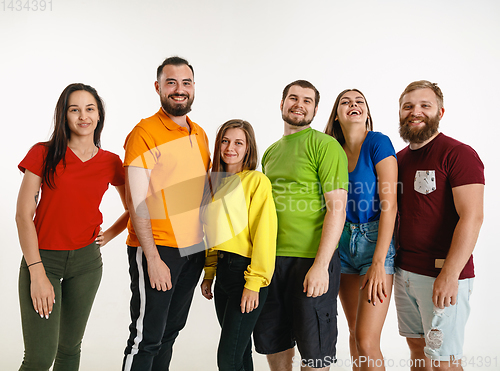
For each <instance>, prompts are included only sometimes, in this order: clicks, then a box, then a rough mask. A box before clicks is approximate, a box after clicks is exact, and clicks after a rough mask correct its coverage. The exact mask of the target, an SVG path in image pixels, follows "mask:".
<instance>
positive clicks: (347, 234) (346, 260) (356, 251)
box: [339, 220, 396, 276]
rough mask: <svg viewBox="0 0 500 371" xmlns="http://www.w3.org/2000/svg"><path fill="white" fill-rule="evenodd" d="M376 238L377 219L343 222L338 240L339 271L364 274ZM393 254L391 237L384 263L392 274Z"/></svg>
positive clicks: (371, 256) (370, 262) (386, 270)
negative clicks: (372, 220)
mask: <svg viewBox="0 0 500 371" xmlns="http://www.w3.org/2000/svg"><path fill="white" fill-rule="evenodd" d="M377 238H378V220H376V221H374V222H368V223H360V224H356V223H350V222H345V224H344V230H343V231H342V235H341V236H340V241H339V251H340V264H341V266H342V268H341V272H342V273H347V274H359V275H360V276H362V275H364V274H366V272H367V271H368V268H370V266H371V265H372V259H373V254H374V253H375V247H376V246H377ZM395 255H396V248H395V247H394V238H393V239H392V240H391V244H390V245H389V250H388V251H387V256H386V257H385V264H384V265H385V273H387V274H394V256H395Z"/></svg>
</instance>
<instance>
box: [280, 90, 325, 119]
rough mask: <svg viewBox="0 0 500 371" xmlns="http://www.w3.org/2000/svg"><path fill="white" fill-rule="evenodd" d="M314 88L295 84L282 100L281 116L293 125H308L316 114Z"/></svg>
mask: <svg viewBox="0 0 500 371" xmlns="http://www.w3.org/2000/svg"><path fill="white" fill-rule="evenodd" d="M314 97H315V93H314V90H313V89H310V88H302V87H300V86H298V85H293V86H292V87H290V90H289V91H288V95H287V96H286V98H285V99H284V100H283V101H282V102H281V105H280V109H281V117H282V118H283V121H285V122H286V123H288V124H289V125H291V126H308V125H310V124H311V122H312V120H313V118H314V116H315V115H316V111H317V107H316V105H315V102H314Z"/></svg>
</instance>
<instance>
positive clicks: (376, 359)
mask: <svg viewBox="0 0 500 371" xmlns="http://www.w3.org/2000/svg"><path fill="white" fill-rule="evenodd" d="M362 280H363V276H361V277H360V280H359V281H358V287H359V284H360V283H361V282H362ZM385 280H386V290H387V298H386V299H385V300H384V302H383V303H380V301H378V300H377V302H376V304H375V305H373V303H368V289H367V288H366V287H365V289H364V290H362V291H359V300H358V313H357V319H356V347H357V352H358V355H359V356H360V359H359V369H360V370H361V371H365V370H379V371H381V370H385V365H384V359H383V358H384V357H383V355H382V352H381V350H380V335H381V333H382V327H383V326H384V322H385V317H386V316H387V310H388V309H389V302H390V298H391V293H392V275H390V274H388V275H386V278H385Z"/></svg>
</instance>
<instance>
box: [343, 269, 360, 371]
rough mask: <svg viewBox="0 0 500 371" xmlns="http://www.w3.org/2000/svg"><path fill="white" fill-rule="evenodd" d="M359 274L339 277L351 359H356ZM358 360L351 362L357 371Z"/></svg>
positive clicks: (354, 370)
mask: <svg viewBox="0 0 500 371" xmlns="http://www.w3.org/2000/svg"><path fill="white" fill-rule="evenodd" d="M358 292H359V276H358V275H357V274H344V273H343V274H342V275H341V278H340V290H339V298H340V302H341V303H342V308H343V309H344V314H345V317H346V319H347V325H348V326H349V350H350V352H351V357H352V359H353V361H356V360H357V359H358V350H357V347H356V316H357V313H358ZM354 364H355V365H358V361H356V362H355V363H354V362H353V368H352V369H353V371H359V367H358V366H354Z"/></svg>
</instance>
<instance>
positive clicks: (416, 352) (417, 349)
mask: <svg viewBox="0 0 500 371" xmlns="http://www.w3.org/2000/svg"><path fill="white" fill-rule="evenodd" d="M406 342H407V343H408V346H409V347H410V357H411V361H412V367H411V368H410V369H411V371H432V367H431V362H430V359H428V358H427V357H426V356H425V354H424V347H425V339H422V338H417V339H412V338H406Z"/></svg>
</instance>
